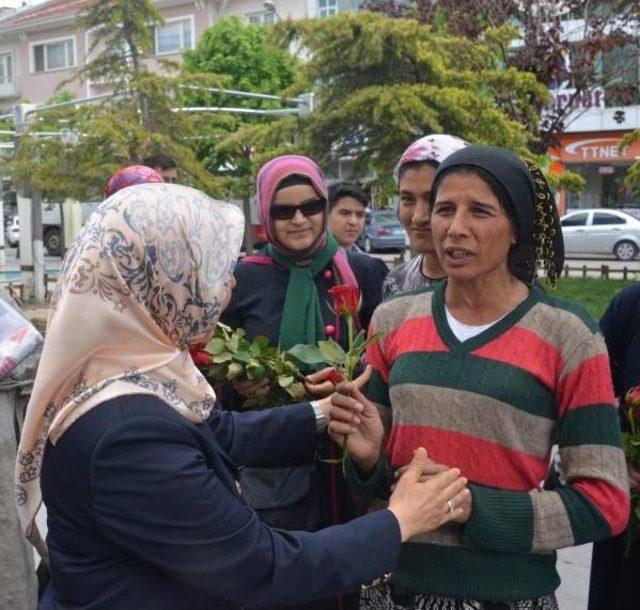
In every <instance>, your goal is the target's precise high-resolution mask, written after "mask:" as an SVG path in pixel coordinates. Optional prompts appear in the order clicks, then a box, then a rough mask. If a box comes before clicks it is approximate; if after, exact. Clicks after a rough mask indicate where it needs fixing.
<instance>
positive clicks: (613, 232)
mask: <svg viewBox="0 0 640 610" xmlns="http://www.w3.org/2000/svg"><path fill="white" fill-rule="evenodd" d="M560 224H561V225H562V236H563V237H564V251H565V254H568V255H571V254H596V255H598V254H614V255H615V257H616V258H617V259H618V260H621V261H630V260H633V259H634V258H635V257H636V255H637V254H638V251H640V220H638V219H637V218H634V217H633V216H631V215H630V214H625V213H624V212H620V211H618V210H611V209H608V208H599V209H595V210H574V211H572V212H569V213H568V214H565V215H564V216H563V217H562V218H561V219H560Z"/></svg>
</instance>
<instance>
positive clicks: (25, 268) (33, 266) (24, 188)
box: [13, 104, 45, 302]
mask: <svg viewBox="0 0 640 610" xmlns="http://www.w3.org/2000/svg"><path fill="white" fill-rule="evenodd" d="M35 108H36V106H35V104H16V105H15V106H14V110H13V124H14V127H15V131H16V135H15V154H16V155H17V154H18V152H19V150H20V144H21V139H22V138H23V137H24V134H25V132H26V130H27V122H28V120H29V117H28V114H29V113H30V112H32V111H33V110H34V109H35ZM17 186H18V188H17V197H18V216H19V218H20V271H21V274H22V277H23V279H24V283H25V288H26V297H27V298H35V299H36V300H37V301H39V302H42V301H44V295H45V288H44V249H43V246H42V200H41V197H40V193H33V192H32V189H31V188H30V185H25V184H19V185H17ZM36 236H38V238H39V239H38V240H36V239H35V238H36Z"/></svg>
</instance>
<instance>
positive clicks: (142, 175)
mask: <svg viewBox="0 0 640 610" xmlns="http://www.w3.org/2000/svg"><path fill="white" fill-rule="evenodd" d="M153 182H164V180H163V179H162V176H161V175H160V174H159V173H158V172H157V171H156V170H155V169H152V168H150V167H147V166H146V165H129V166H128V167H125V168H123V169H121V170H119V171H117V172H116V173H115V174H113V176H111V178H109V181H108V182H107V184H106V186H105V187H104V198H105V199H107V198H109V197H111V195H113V194H114V193H117V192H118V191H119V190H120V189H123V188H126V187H127V186H133V185H134V184H148V183H153Z"/></svg>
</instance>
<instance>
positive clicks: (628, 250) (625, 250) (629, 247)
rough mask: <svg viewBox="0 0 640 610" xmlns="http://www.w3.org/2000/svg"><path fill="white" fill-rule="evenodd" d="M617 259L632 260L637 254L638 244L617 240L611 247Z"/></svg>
mask: <svg viewBox="0 0 640 610" xmlns="http://www.w3.org/2000/svg"><path fill="white" fill-rule="evenodd" d="M613 253H614V254H615V255H616V258H617V259H618V260H619V261H632V260H633V259H634V258H635V257H636V255H637V254H638V246H636V245H635V244H634V243H633V242H632V241H619V242H618V243H617V244H616V245H615V246H614V248H613Z"/></svg>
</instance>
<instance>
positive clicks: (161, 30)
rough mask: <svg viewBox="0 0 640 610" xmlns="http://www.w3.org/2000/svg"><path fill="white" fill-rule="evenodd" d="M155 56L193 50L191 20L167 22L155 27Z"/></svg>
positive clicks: (187, 18)
mask: <svg viewBox="0 0 640 610" xmlns="http://www.w3.org/2000/svg"><path fill="white" fill-rule="evenodd" d="M155 40H156V55H165V54H168V53H179V52H180V51H183V50H184V49H193V19H192V18H191V17H186V18H184V19H175V20H167V21H166V22H165V24H164V25H159V26H156V27H155Z"/></svg>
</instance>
